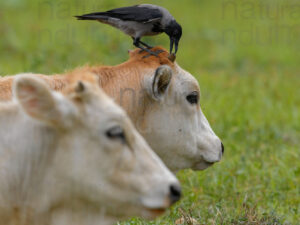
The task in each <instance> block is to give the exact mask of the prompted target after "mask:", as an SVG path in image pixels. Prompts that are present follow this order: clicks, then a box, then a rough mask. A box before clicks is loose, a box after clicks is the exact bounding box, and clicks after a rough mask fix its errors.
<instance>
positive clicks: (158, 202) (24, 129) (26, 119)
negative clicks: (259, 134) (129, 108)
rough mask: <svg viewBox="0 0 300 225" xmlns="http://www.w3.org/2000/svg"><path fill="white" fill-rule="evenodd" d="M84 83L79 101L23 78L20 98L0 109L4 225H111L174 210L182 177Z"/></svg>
mask: <svg viewBox="0 0 300 225" xmlns="http://www.w3.org/2000/svg"><path fill="white" fill-rule="evenodd" d="M20 84H22V85H23V86H22V85H20ZM84 84H85V85H84V86H85V89H86V90H85V91H84V92H86V93H84V94H82V95H80V96H79V98H80V100H81V101H79V102H77V100H76V99H77V98H78V96H77V95H76V94H68V95H67V96H63V95H61V94H58V93H54V92H52V91H50V90H49V88H48V87H47V86H46V85H45V84H43V82H41V81H40V80H38V79H37V78H34V77H31V76H18V77H17V78H16V79H15V81H14V95H15V96H16V99H15V100H14V102H10V103H3V104H0V143H1V144H0V218H1V219H0V224H1V225H4V224H5V225H66V224H84V225H97V224H101V225H103V224H113V223H114V222H116V220H119V219H122V218H128V217H131V216H143V217H146V218H154V217H155V216H156V215H155V214H153V213H152V211H151V210H149V209H153V208H154V209H156V208H167V207H169V206H170V199H169V190H170V185H171V184H177V185H178V181H177V179H176V178H175V177H174V175H172V173H171V172H170V171H169V170H168V169H167V168H166V167H165V166H164V164H163V163H162V161H161V160H160V159H159V158H158V157H157V156H156V155H155V153H154V152H153V151H151V149H150V148H149V147H148V145H147V143H146V142H145V141H144V140H143V138H142V137H141V136H140V135H139V134H138V132H137V131H136V130H135V129H134V127H133V125H132V124H131V122H130V121H129V119H128V117H127V116H126V114H125V113H124V111H123V110H122V109H121V108H120V107H118V106H116V104H114V103H113V102H112V101H111V100H110V99H109V98H108V97H107V96H106V95H105V94H104V93H103V92H102V91H101V90H100V89H98V88H96V89H93V88H92V87H90V84H86V83H84ZM27 87H29V88H30V87H34V88H35V89H33V91H30V90H31V89H26V88H27ZM37 89H38V91H36V90H37ZM28 90H29V91H28ZM41 93H44V94H41ZM45 93H48V95H47V94H45ZM36 94H38V95H36ZM44 95H45V96H44ZM32 99H34V100H37V102H36V104H35V102H31V101H30V100H32ZM40 99H42V100H43V104H42V106H44V104H45V102H54V103H55V104H54V106H53V109H52V111H51V112H48V111H47V112H46V111H43V110H44V109H45V108H43V107H42V108H41V105H40V102H39V100H40ZM31 107H33V108H34V109H32V108H31ZM47 110H48V109H47ZM32 111H33V112H34V116H32V115H31V114H28V112H32ZM53 116H55V117H53ZM48 119H49V120H48ZM113 126H120V127H122V128H123V130H124V132H125V136H126V140H127V143H126V144H124V143H122V142H121V141H119V140H111V139H109V138H108V137H107V136H106V135H105V134H106V131H107V130H109V129H110V128H111V127H113Z"/></svg>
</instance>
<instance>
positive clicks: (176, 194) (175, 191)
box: [170, 184, 181, 204]
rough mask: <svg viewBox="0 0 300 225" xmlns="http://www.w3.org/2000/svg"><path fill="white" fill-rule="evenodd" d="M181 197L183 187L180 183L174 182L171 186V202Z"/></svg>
mask: <svg viewBox="0 0 300 225" xmlns="http://www.w3.org/2000/svg"><path fill="white" fill-rule="evenodd" d="M180 197H181V187H180V185H179V184H172V185H171V186H170V199H171V204H173V203H175V202H177V201H178V200H179V199H180Z"/></svg>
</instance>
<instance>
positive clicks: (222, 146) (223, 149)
mask: <svg viewBox="0 0 300 225" xmlns="http://www.w3.org/2000/svg"><path fill="white" fill-rule="evenodd" d="M221 148H222V155H224V151H225V148H224V145H223V143H222V142H221Z"/></svg>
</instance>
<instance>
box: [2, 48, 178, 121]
mask: <svg viewBox="0 0 300 225" xmlns="http://www.w3.org/2000/svg"><path fill="white" fill-rule="evenodd" d="M152 50H153V51H157V50H163V51H164V52H162V53H160V54H159V57H156V56H149V57H147V55H148V53H147V52H140V50H139V49H135V50H132V51H129V60H127V61H126V62H124V63H122V64H119V65H116V66H84V67H79V68H76V69H74V70H72V71H69V72H67V73H64V74H55V75H52V76H46V75H42V74H36V75H37V76H39V77H40V78H42V79H43V80H45V81H46V82H47V83H48V84H49V85H50V87H51V88H52V89H54V90H57V91H63V90H65V89H66V87H67V86H68V85H69V84H70V83H73V82H74V81H75V80H80V79H81V76H82V74H86V73H87V72H89V73H93V74H95V75H97V76H98V77H99V86H101V87H102V88H103V90H104V91H105V92H106V93H107V94H108V95H109V96H111V97H113V98H114V99H115V100H116V101H117V102H119V103H120V105H121V106H122V107H124V108H125V109H126V111H127V112H128V113H129V114H130V115H129V116H131V117H136V116H142V115H144V114H145V113H146V111H147V109H146V106H147V105H148V101H150V99H149V98H146V97H145V93H142V92H141V81H142V79H143V77H144V75H145V74H154V71H155V70H156V69H157V67H159V66H161V65H164V64H166V65H169V66H170V67H171V68H173V67H174V63H173V62H172V61H171V60H169V59H168V56H169V53H168V52H167V51H166V50H165V49H163V48H161V47H155V48H154V49H152ZM13 79H14V76H9V77H4V78H0V100H2V101H5V100H9V99H11V94H12V92H11V87H12V82H13ZM122 93H123V94H124V93H126V94H124V95H123V94H122ZM127 93H128V94H127ZM142 96H143V97H142ZM137 104H139V105H140V104H142V105H143V106H145V107H136V106H137ZM130 107H132V108H131V110H129V108H130ZM133 108H134V109H136V110H133ZM138 110H142V111H138ZM140 122H142V121H140Z"/></svg>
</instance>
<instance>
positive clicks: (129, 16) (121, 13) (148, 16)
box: [82, 5, 163, 23]
mask: <svg viewBox="0 0 300 225" xmlns="http://www.w3.org/2000/svg"><path fill="white" fill-rule="evenodd" d="M162 16H163V15H162V13H161V12H160V10H159V9H155V8H148V7H146V6H138V5H135V6H129V7H122V8H117V9H112V10H109V11H107V12H98V13H91V14H86V15H83V16H82V17H85V18H90V19H97V17H99V18H101V19H102V18H104V17H113V18H117V19H121V20H125V21H137V22H142V23H147V22H151V21H156V20H158V19H160V18H162Z"/></svg>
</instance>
